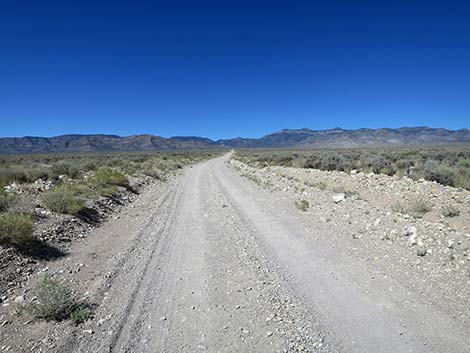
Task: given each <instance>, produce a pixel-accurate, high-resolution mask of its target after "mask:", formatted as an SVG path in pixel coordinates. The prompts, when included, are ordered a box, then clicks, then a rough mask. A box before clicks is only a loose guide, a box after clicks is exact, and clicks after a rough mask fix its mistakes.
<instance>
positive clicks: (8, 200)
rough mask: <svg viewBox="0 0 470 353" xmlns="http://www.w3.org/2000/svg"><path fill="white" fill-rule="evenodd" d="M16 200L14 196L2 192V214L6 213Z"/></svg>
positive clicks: (0, 201)
mask: <svg viewBox="0 0 470 353" xmlns="http://www.w3.org/2000/svg"><path fill="white" fill-rule="evenodd" d="M13 200H14V197H13V195H10V194H9V193H7V192H5V191H3V190H0V212H2V211H5V210H7V209H8V207H10V205H11V204H12V202H13Z"/></svg>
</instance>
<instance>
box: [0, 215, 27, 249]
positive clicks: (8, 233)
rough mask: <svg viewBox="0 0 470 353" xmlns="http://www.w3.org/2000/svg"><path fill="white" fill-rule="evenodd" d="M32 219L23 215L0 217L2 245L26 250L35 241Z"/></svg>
mask: <svg viewBox="0 0 470 353" xmlns="http://www.w3.org/2000/svg"><path fill="white" fill-rule="evenodd" d="M32 234H33V222H32V221H31V217H29V216H28V215H25V214H21V213H6V214H4V215H2V216H0V245H2V246H5V247H14V248H24V247H27V246H29V244H30V243H32V242H33V241H34V237H33V236H32Z"/></svg>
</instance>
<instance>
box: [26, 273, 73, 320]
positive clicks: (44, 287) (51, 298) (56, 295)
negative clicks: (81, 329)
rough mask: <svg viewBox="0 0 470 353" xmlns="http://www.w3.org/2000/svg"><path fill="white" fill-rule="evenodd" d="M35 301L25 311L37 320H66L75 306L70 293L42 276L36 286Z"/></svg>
mask: <svg viewBox="0 0 470 353" xmlns="http://www.w3.org/2000/svg"><path fill="white" fill-rule="evenodd" d="M34 295H35V296H36V297H37V299H36V301H34V302H32V303H30V304H29V305H28V306H27V308H26V309H27V310H28V311H29V312H30V313H31V314H32V315H33V316H34V317H36V318H37V319H44V320H46V321H62V320H65V319H68V318H69V317H70V315H71V314H72V313H73V311H74V309H75V308H76V306H77V304H76V303H75V300H74V298H73V296H72V291H71V290H70V289H69V288H68V287H66V286H65V285H64V284H62V283H60V282H59V281H57V280H55V279H53V278H52V277H50V276H44V277H43V278H42V279H41V280H40V281H39V282H38V284H37V285H36V288H35V290H34Z"/></svg>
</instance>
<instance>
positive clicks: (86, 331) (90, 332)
mask: <svg viewBox="0 0 470 353" xmlns="http://www.w3.org/2000/svg"><path fill="white" fill-rule="evenodd" d="M82 332H83V333H86V334H87V335H92V334H94V333H95V332H94V331H93V330H83V331H82Z"/></svg>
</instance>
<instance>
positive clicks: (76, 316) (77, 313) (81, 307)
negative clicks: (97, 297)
mask: <svg viewBox="0 0 470 353" xmlns="http://www.w3.org/2000/svg"><path fill="white" fill-rule="evenodd" d="M91 315H92V310H91V308H90V306H89V305H86V304H78V305H76V307H75V308H74V310H73V311H72V312H71V313H70V320H71V321H72V322H73V323H74V324H75V325H79V324H81V323H84V322H85V321H87V320H88V319H90V317H91Z"/></svg>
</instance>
